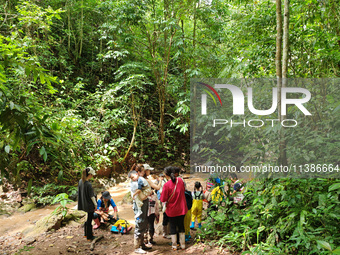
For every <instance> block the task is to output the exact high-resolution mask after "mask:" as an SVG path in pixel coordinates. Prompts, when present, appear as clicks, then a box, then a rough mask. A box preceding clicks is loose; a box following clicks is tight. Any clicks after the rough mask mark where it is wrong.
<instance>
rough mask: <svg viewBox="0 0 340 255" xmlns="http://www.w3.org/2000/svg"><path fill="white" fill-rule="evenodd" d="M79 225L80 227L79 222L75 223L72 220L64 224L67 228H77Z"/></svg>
mask: <svg viewBox="0 0 340 255" xmlns="http://www.w3.org/2000/svg"><path fill="white" fill-rule="evenodd" d="M79 225H81V224H80V223H79V222H76V221H73V220H70V221H68V222H67V223H66V226H68V227H78V226H79Z"/></svg>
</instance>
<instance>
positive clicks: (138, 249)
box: [128, 164, 151, 254]
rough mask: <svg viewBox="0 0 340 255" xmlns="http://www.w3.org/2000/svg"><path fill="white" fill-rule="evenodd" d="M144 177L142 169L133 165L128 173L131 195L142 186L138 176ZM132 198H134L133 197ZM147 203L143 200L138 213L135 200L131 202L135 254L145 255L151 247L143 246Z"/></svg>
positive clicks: (146, 222)
mask: <svg viewBox="0 0 340 255" xmlns="http://www.w3.org/2000/svg"><path fill="white" fill-rule="evenodd" d="M143 175H144V169H142V165H140V164H138V165H137V164H134V165H133V166H132V168H131V171H130V172H129V175H128V177H129V178H131V194H135V192H136V191H137V190H138V189H142V187H141V185H144V183H143V180H142V178H140V176H143ZM133 198H134V197H133ZM148 207H149V201H148V199H145V200H143V204H142V206H141V207H140V211H141V213H140V211H139V210H138V206H137V204H136V201H135V199H134V200H133V211H134V213H135V216H138V217H136V220H135V234H134V246H135V251H134V252H135V253H139V254H145V253H146V251H145V250H149V249H151V247H147V246H146V245H145V244H144V233H145V232H146V230H147V226H148V221H147V213H148Z"/></svg>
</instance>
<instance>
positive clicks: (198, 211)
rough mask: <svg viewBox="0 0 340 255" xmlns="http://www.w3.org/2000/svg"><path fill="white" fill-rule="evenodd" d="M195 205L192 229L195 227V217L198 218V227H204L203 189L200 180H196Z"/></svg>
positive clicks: (192, 212)
mask: <svg viewBox="0 0 340 255" xmlns="http://www.w3.org/2000/svg"><path fill="white" fill-rule="evenodd" d="M192 197H193V205H192V208H191V214H192V217H191V226H190V228H191V229H194V228H195V219H196V218H197V223H198V228H201V227H202V223H201V221H202V210H203V191H202V185H201V183H200V182H195V191H194V192H193V193H192Z"/></svg>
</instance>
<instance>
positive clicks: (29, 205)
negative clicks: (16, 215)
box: [18, 203, 36, 213]
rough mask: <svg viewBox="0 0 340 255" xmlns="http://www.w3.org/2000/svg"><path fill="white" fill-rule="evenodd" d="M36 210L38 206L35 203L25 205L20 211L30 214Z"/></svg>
mask: <svg viewBox="0 0 340 255" xmlns="http://www.w3.org/2000/svg"><path fill="white" fill-rule="evenodd" d="M35 208H36V205H35V204H34V203H30V204H25V205H24V206H22V207H20V208H19V210H18V211H19V212H23V213H26V212H29V211H31V210H33V209H35Z"/></svg>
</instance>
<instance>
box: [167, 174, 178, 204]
mask: <svg viewBox="0 0 340 255" xmlns="http://www.w3.org/2000/svg"><path fill="white" fill-rule="evenodd" d="M177 183H178V178H176V185H175V188H174V191H173V192H172V194H171V196H170V197H169V199H168V201H167V202H169V201H170V199H171V198H172V196H173V195H174V194H175V191H176V188H177Z"/></svg>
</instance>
